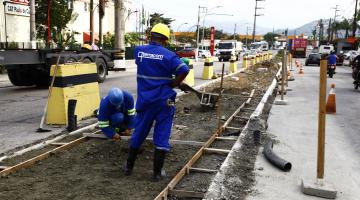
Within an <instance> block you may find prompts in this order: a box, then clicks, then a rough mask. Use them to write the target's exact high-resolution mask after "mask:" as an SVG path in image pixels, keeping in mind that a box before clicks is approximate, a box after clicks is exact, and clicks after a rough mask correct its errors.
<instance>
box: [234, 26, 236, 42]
mask: <svg viewBox="0 0 360 200" xmlns="http://www.w3.org/2000/svg"><path fill="white" fill-rule="evenodd" d="M235 35H236V24H235V27H234V40H236V38H235Z"/></svg>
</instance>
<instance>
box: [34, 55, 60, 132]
mask: <svg viewBox="0 0 360 200" xmlns="http://www.w3.org/2000/svg"><path fill="white" fill-rule="evenodd" d="M60 57H61V53H59V56H58V58H57V61H56V65H55V68H54V74H53V76H52V79H51V84H50V87H49V93H48V98H47V101H46V104H45V107H44V111H43V115H42V117H41V121H40V126H39V128H38V129H37V130H36V132H38V133H43V132H50V131H51V130H49V129H44V128H43V126H44V122H45V116H46V114H47V108H48V103H49V99H50V96H51V92H52V89H53V86H54V82H55V77H56V73H57V69H58V67H59V62H60Z"/></svg>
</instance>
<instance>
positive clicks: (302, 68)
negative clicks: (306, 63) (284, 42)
mask: <svg viewBox="0 0 360 200" xmlns="http://www.w3.org/2000/svg"><path fill="white" fill-rule="evenodd" d="M299 74H304V67H303V65H302V64H300V70H299Z"/></svg>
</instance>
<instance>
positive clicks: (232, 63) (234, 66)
mask: <svg viewBox="0 0 360 200" xmlns="http://www.w3.org/2000/svg"><path fill="white" fill-rule="evenodd" d="M229 71H230V73H235V72H237V62H236V57H234V56H231V58H230V70H229Z"/></svg>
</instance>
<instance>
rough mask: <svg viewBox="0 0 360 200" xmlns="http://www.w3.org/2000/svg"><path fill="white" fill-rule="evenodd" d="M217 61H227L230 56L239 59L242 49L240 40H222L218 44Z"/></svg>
mask: <svg viewBox="0 0 360 200" xmlns="http://www.w3.org/2000/svg"><path fill="white" fill-rule="evenodd" d="M218 50H219V56H218V58H219V61H229V60H230V58H231V56H234V57H236V60H239V58H240V55H241V51H242V42H238V41H236V40H222V41H220V42H219V44H218Z"/></svg>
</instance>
